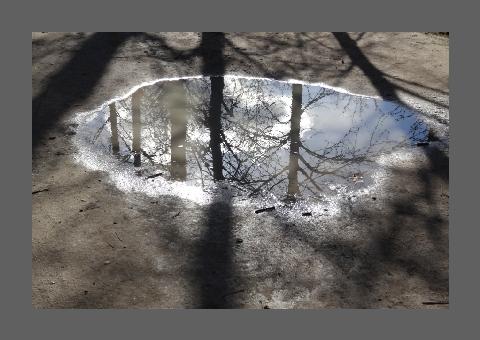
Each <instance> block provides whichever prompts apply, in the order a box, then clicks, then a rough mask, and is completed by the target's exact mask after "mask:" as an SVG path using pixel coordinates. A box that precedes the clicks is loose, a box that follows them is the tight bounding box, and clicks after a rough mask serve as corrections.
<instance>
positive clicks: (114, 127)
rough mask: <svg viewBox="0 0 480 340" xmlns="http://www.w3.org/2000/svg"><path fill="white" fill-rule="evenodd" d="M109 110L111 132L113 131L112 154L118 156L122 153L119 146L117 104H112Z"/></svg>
mask: <svg viewBox="0 0 480 340" xmlns="http://www.w3.org/2000/svg"><path fill="white" fill-rule="evenodd" d="M109 109H110V117H109V120H110V130H111V131H112V153H113V154H114V155H117V154H118V152H119V151H120V145H119V144H118V127H117V110H116V109H115V103H112V104H110V105H109Z"/></svg>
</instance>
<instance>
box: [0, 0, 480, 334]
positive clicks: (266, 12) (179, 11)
mask: <svg viewBox="0 0 480 340" xmlns="http://www.w3.org/2000/svg"><path fill="white" fill-rule="evenodd" d="M112 6H114V7H112ZM2 7H4V9H3V10H2V12H3V16H4V17H5V18H4V19H6V20H2V24H1V25H2V32H3V36H4V41H8V44H6V45H4V47H3V48H2V50H3V53H2V55H3V57H4V58H2V63H1V64H2V68H3V70H2V75H5V74H6V75H7V76H6V77H3V82H4V86H3V92H4V96H2V97H3V98H2V99H3V101H6V102H7V107H5V106H3V110H2V111H3V118H4V119H5V118H6V119H7V120H8V121H7V122H5V121H4V122H3V124H2V127H3V129H2V130H3V133H2V145H3V146H4V148H3V151H4V153H3V157H4V158H3V160H2V164H3V167H1V168H2V174H3V176H2V179H3V180H2V182H3V183H2V187H4V188H5V187H7V190H5V189H4V190H2V196H3V199H2V215H4V216H5V218H3V219H2V226H3V228H2V237H1V240H2V247H1V248H0V249H1V252H2V253H1V254H2V256H1V259H2V264H3V266H2V268H4V269H7V271H6V272H5V273H3V274H2V280H1V281H2V309H3V310H4V313H5V316H4V317H3V318H2V322H1V324H2V334H3V333H7V332H8V333H9V334H10V336H5V335H3V336H2V338H27V339H28V338H33V337H38V336H39V335H42V336H48V338H49V339H52V338H63V339H77V338H78V339H80V338H81V339H85V338H86V337H89V338H110V337H111V338H116V339H120V338H142V337H144V336H146V335H149V337H156V338H167V339H169V338H173V337H175V338H186V337H187V336H191V337H198V336H200V335H207V336H209V337H210V336H215V335H218V336H219V337H220V338H229V339H230V338H245V337H246V336H249V337H253V338H264V337H267V338H270V337H272V338H277V337H281V338H290V339H291V338H298V337H303V336H305V337H307V336H308V337H324V338H327V339H328V338H346V337H347V336H349V337H357V336H359V337H360V338H363V337H364V336H365V337H366V336H369V337H370V338H371V337H373V336H374V335H376V336H379V338H384V339H397V338H398V339H400V338H402V339H404V338H439V337H440V338H443V337H445V338H454V337H455V338H464V337H466V338H470V337H472V338H473V337H474V336H471V335H468V334H469V333H471V332H473V333H474V334H475V333H478V331H477V330H476V328H477V327H475V326H476V324H475V323H474V321H475V315H476V314H477V313H476V310H475V309H476V306H477V302H478V292H477V287H478V286H479V279H478V276H479V275H478V269H477V268H478V265H477V264H476V259H478V258H479V256H478V247H476V240H478V239H479V238H478V233H479V228H478V222H476V220H477V218H476V216H474V215H473V214H474V213H475V212H476V210H478V209H476V207H475V206H474V203H476V200H475V198H476V196H477V195H476V194H475V191H474V189H475V188H473V186H474V185H475V184H476V185H477V186H478V184H477V183H476V181H475V179H476V176H475V175H476V174H477V172H478V171H476V170H477V169H478V167H477V166H476V163H477V160H476V157H475V156H476V154H477V153H478V152H477V153H475V152H474V151H473V150H472V151H470V150H469V146H470V147H472V146H473V145H474V144H475V143H474V140H473V141H472V138H474V136H476V134H475V132H474V131H473V130H474V129H475V127H476V126H479V125H478V119H479V118H478V116H479V115H478V114H475V110H474V108H475V104H474V102H473V101H474V100H475V94H473V93H472V92H473V89H475V85H476V82H475V80H476V79H474V78H473V71H474V70H476V69H477V64H476V63H475V62H474V58H475V57H476V56H478V50H476V51H473V49H474V48H475V49H478V46H476V45H477V44H476V42H477V41H478V38H475V32H474V30H473V26H472V25H473V22H475V21H476V19H477V18H475V17H474V15H475V13H478V10H475V9H474V8H472V5H462V4H461V3H460V2H458V1H457V2H452V3H451V4H450V5H448V6H445V5H443V4H440V3H434V2H432V3H431V4H429V3H420V2H419V1H401V2H395V3H387V2H386V1H361V3H360V2H358V1H356V2H353V1H352V3H351V4H348V3H346V2H345V1H342V2H338V3H336V4H333V3H329V4H325V3H320V2H316V3H312V4H309V5H302V3H301V1H289V2H287V1H285V2H283V3H282V1H276V2H273V1H269V2H266V1H265V2H264V3H261V2H260V1H258V0H257V1H250V3H247V2H246V1H241V2H240V1H238V2H236V3H235V2H233V3H231V2H229V3H227V2H226V1H206V0H204V1H191V3H190V4H186V3H185V2H184V1H180V0H177V1H172V3H167V2H165V1H162V2H156V3H154V6H153V5H141V4H140V2H139V1H135V2H131V3H129V4H128V5H125V4H120V3H114V2H108V3H107V2H105V3H103V4H100V3H99V2H98V1H82V2H76V3H74V4H68V3H66V2H65V1H50V4H47V3H46V2H45V1H42V2H32V3H20V2H16V3H15V6H13V5H8V6H6V5H3V6H2ZM187 8H188V9H189V10H188V11H187V10H186V9H187ZM40 30H43V31H130V30H132V31H149V30H153V31H190V30H192V31H211V30H222V31H246V30H248V31H335V30H342V31H344V30H347V31H348V30H362V31H450V32H451V33H450V60H451V66H450V84H452V88H453V90H452V91H450V93H451V96H452V97H453V100H452V101H451V107H450V111H451V112H452V113H453V114H451V116H450V117H451V123H450V136H451V145H450V164H451V172H450V176H451V185H450V308H449V310H437V311H426V310H423V311H409V310H405V311H398V310H385V311H380V310H367V311H355V310H318V311H303V310H302V311H275V310H269V311H263V310H258V311H240V310H235V311H190V310H176V311H165V310H155V311H146V310H141V311H134V310H110V311H109V310H102V311H92V310H91V311H86V310H75V311H72V310H34V309H33V308H32V306H31V214H30V212H31V193H30V190H31V102H30V97H31V87H30V76H31V73H30V70H29V68H28V65H29V64H30V61H31V42H30V39H31V37H30V34H31V32H32V31H40ZM475 59H478V58H475ZM475 61H477V60H475ZM452 70H454V72H452ZM7 84H8V86H6V85H7ZM472 119H475V120H476V121H475V122H472ZM13 178H15V181H14V180H13ZM468 189H470V190H468ZM472 189H473V190H472ZM469 191H470V192H471V194H470V195H471V196H470V195H467V194H468V193H469ZM469 196H470V197H469ZM247 333H248V334H247ZM167 334H168V335H167Z"/></svg>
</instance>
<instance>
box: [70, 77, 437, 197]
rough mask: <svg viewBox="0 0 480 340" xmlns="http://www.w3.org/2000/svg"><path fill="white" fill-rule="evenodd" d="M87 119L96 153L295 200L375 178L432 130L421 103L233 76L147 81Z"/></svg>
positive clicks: (196, 183)
mask: <svg viewBox="0 0 480 340" xmlns="http://www.w3.org/2000/svg"><path fill="white" fill-rule="evenodd" d="M108 120H109V121H110V131H108V129H105V127H106V124H105V122H106V121H108ZM79 129H82V133H80V134H79V136H83V138H85V140H88V145H89V147H90V149H89V150H91V152H92V153H96V154H97V155H100V154H104V155H105V157H111V156H108V155H107V153H109V152H110V150H111V152H112V153H113V154H114V155H115V157H116V159H117V162H118V161H120V162H123V163H125V162H127V163H130V164H131V163H132V156H133V165H134V166H135V167H140V166H141V167H142V170H143V173H145V174H148V173H154V172H155V173H158V172H161V173H162V174H163V175H162V176H163V179H164V180H165V181H167V182H168V181H169V180H170V179H172V180H177V181H182V182H185V183H188V185H190V187H196V188H201V190H206V191H208V189H209V188H210V187H211V186H212V184H213V183H214V182H215V181H217V180H223V179H225V180H227V181H229V183H230V185H231V187H233V188H234V190H236V191H237V192H238V195H239V196H241V195H245V196H246V197H252V196H259V197H265V196H266V195H273V196H275V197H277V198H278V199H287V200H288V201H293V200H297V201H298V200H300V199H307V198H308V199H322V197H324V196H325V195H331V194H334V195H335V194H338V192H339V190H341V189H342V190H344V189H345V188H348V189H355V190H360V189H362V188H367V187H368V186H370V185H372V183H373V178H372V174H373V170H372V169H374V168H375V167H376V166H377V167H378V164H376V162H375V159H376V158H377V157H378V156H380V155H383V154H385V153H390V152H392V151H394V150H396V149H400V148H405V147H409V146H410V145H412V144H414V143H416V142H417V141H422V140H425V139H426V136H427V128H426V126H425V124H424V123H423V122H422V121H420V120H418V119H417V116H416V114H415V112H412V111H410V110H409V109H407V108H405V107H402V106H400V105H398V104H395V103H392V102H387V101H382V100H379V99H374V98H367V97H359V96H353V95H349V94H343V93H339V92H336V91H334V90H331V89H327V88H324V87H320V86H312V85H300V84H290V83H286V82H277V81H270V80H264V79H251V78H241V77H231V76H226V77H206V78H192V79H183V80H177V81H161V82H158V83H155V84H154V85H151V86H146V87H144V88H142V89H140V90H137V91H136V92H135V93H134V94H133V95H132V96H131V97H128V98H124V99H121V100H118V101H117V102H116V103H112V104H111V105H110V106H109V111H107V110H106V108H102V109H100V110H98V111H96V112H93V113H91V114H90V116H89V118H87V120H85V121H84V124H83V125H81V126H80V128H79ZM92 136H93V138H92ZM141 155H143V156H144V157H145V160H144V162H143V164H142V162H141ZM168 174H170V176H168ZM167 182H165V183H167Z"/></svg>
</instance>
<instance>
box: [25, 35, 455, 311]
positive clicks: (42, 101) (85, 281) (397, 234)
mask: <svg viewBox="0 0 480 340" xmlns="http://www.w3.org/2000/svg"><path fill="white" fill-rule="evenodd" d="M222 39H223V38H222ZM218 48H219V46H218V44H216V42H215V41H208V39H204V38H202V35H201V34H197V33H165V34H163V33H162V34H159V33H151V34H150V33H149V34H102V33H100V34H98V33H97V34H83V33H33V34H32V92H33V98H32V106H33V116H32V117H33V143H32V148H33V154H32V304H33V306H34V307H38V308H198V307H200V308H202V307H203V308H204V307H217V308H231V307H238V308H265V307H267V306H268V308H325V307H326V308H337V307H346V308H445V307H446V306H448V304H444V303H445V302H448V280H449V278H448V192H449V191H448V184H449V181H448V117H449V112H448V106H449V100H448V93H449V90H448V75H449V61H448V58H449V54H448V53H449V51H448V38H447V37H444V36H437V35H431V34H424V33H350V34H348V35H345V34H335V35H333V34H331V33H281V34H270V33H269V34H267V33H262V34H258V33H257V34H254V33H248V34H226V35H225V37H224V40H223V41H222V56H223V58H222V60H213V62H212V60H210V65H220V64H222V65H221V67H219V68H218V69H216V68H215V67H213V68H210V69H209V67H208V63H206V60H209V58H210V59H211V58H215V53H212V51H215V50H216V49H218ZM206 65H207V66H206ZM222 67H223V68H224V70H222V69H221V68H222ZM219 72H220V73H227V74H243V75H252V76H264V77H270V78H275V79H289V78H293V79H299V80H304V81H309V82H324V83H326V84H329V85H332V86H337V87H342V88H345V89H347V90H349V91H351V92H353V93H360V94H367V95H378V96H381V97H382V98H385V99H390V100H395V101H399V102H402V103H403V104H405V105H409V106H412V107H415V108H416V109H418V110H420V111H421V112H422V113H424V115H425V119H426V120H427V121H428V122H430V123H431V124H432V127H433V131H434V132H435V137H437V138H438V139H439V140H440V141H439V142H433V143H431V144H430V145H429V146H428V147H426V148H422V149H421V151H419V154H418V156H417V157H415V158H414V159H413V160H412V161H410V162H409V164H408V165H406V164H400V165H399V164H397V163H392V164H391V166H390V167H389V174H390V180H389V181H388V183H387V184H386V185H385V187H384V188H383V189H382V190H381V192H378V193H377V195H376V197H377V199H376V200H375V201H373V200H364V201H360V202H356V203H355V204H354V205H352V207H351V209H350V211H349V213H348V214H343V215H341V217H339V218H338V219H337V220H336V221H334V222H328V225H326V226H322V228H320V229H322V230H327V231H328V232H319V231H318V229H315V226H310V227H309V228H300V227H299V226H297V225H295V224H292V223H290V222H288V223H287V222H286V221H284V220H282V219H281V218H279V217H278V216H276V215H275V214H262V215H255V214H252V213H251V212H245V211H236V210H232V211H222V210H223V209H226V208H225V207H224V206H223V205H212V206H210V207H207V208H205V207H201V206H197V205H195V204H193V203H191V202H188V201H183V200H179V199H178V198H175V197H159V198H158V200H155V201H154V203H152V200H151V199H149V198H146V197H141V196H135V197H133V196H132V195H130V196H129V195H126V194H125V193H123V192H120V191H119V190H117V189H116V188H115V187H114V186H113V185H112V184H111V183H109V181H108V177H107V176H106V175H105V174H104V173H101V172H90V171H87V170H86V169H85V168H83V167H82V166H80V165H79V164H77V163H75V162H74V160H73V157H72V155H73V154H74V153H75V149H74V147H73V145H72V143H71V138H72V132H71V131H72V127H71V126H68V124H67V123H66V121H67V119H68V118H70V117H71V116H72V115H73V114H74V113H75V112H79V111H86V110H91V109H94V108H96V107H97V106H99V105H100V104H101V103H102V102H104V101H106V100H108V99H110V98H112V97H114V96H117V95H121V94H123V93H125V92H126V91H127V90H128V89H129V88H131V87H132V86H135V85H138V84H139V83H141V82H144V81H147V80H153V79H157V78H164V77H175V76H190V75H198V74H210V73H219ZM43 189H48V190H47V191H40V192H36V191H39V190H43ZM33 192H36V193H33ZM218 212H221V213H218ZM222 225H223V226H225V225H228V233H223V234H222V233H217V232H214V233H213V234H211V235H209V234H208V233H207V234H205V230H206V229H205V228H208V227H209V226H210V227H211V226H222ZM205 235H207V236H209V237H210V238H206V236H205ZM237 238H242V240H243V242H242V243H240V244H238V243H236V241H235V240H236V239H237ZM211 248H214V249H217V251H213V253H212V251H211V250H209V249H211ZM212 254H213V255H215V256H214V257H215V258H214V259H212ZM219 255H220V256H219ZM432 302H434V304H430V303H432ZM436 302H440V303H441V304H435V303H436Z"/></svg>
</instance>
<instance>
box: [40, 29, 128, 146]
mask: <svg viewBox="0 0 480 340" xmlns="http://www.w3.org/2000/svg"><path fill="white" fill-rule="evenodd" d="M134 34H135V33H94V34H93V35H92V36H90V37H89V38H88V39H87V40H85V41H84V42H83V44H82V45H81V46H80V49H79V50H78V52H76V53H75V54H74V55H73V57H72V58H71V59H70V60H69V61H68V62H67V63H66V64H65V65H64V66H63V67H62V68H61V69H60V70H59V71H58V72H56V73H55V74H53V75H52V76H51V77H50V78H49V79H48V82H47V84H46V85H45V86H44V90H43V91H42V92H41V93H39V94H38V95H37V96H36V97H35V98H34V99H33V100H32V147H33V149H35V147H36V146H37V145H38V144H39V142H40V140H41V139H42V138H43V137H44V136H45V134H46V133H48V131H49V130H50V129H51V128H52V127H53V126H54V124H55V123H56V122H57V121H58V120H59V119H60V118H61V117H62V116H63V115H64V114H65V113H66V112H67V111H68V110H69V109H70V108H71V107H72V106H73V105H74V104H76V103H81V102H82V101H84V100H85V99H87V98H88V97H89V96H90V94H91V93H92V92H93V90H94V89H95V86H96V85H97V83H98V82H99V80H100V79H101V77H102V75H103V74H104V72H105V70H106V68H107V66H108V64H109V62H110V60H111V59H112V57H113V56H114V54H115V53H116V51H117V50H118V49H119V48H120V47H121V46H122V44H123V43H125V41H127V40H128V39H129V38H130V37H131V36H133V35H134Z"/></svg>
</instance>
